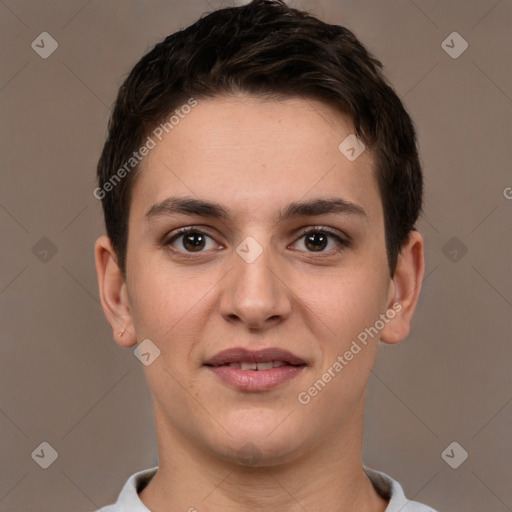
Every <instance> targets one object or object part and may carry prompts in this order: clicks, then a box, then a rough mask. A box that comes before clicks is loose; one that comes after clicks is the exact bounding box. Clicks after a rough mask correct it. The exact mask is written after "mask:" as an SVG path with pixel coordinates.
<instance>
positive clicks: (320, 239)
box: [304, 233, 329, 251]
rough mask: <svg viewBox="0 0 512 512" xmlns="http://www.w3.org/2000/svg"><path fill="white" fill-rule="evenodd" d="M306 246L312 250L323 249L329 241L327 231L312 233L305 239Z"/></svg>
mask: <svg viewBox="0 0 512 512" xmlns="http://www.w3.org/2000/svg"><path fill="white" fill-rule="evenodd" d="M304 242H305V245H306V247H307V248H308V249H309V250H311V251H323V250H324V249H325V248H326V247H327V243H328V242H329V240H328V237H327V236H326V235H325V233H310V234H309V235H306V238H305V240H304Z"/></svg>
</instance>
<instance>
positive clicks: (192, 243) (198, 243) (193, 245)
mask: <svg viewBox="0 0 512 512" xmlns="http://www.w3.org/2000/svg"><path fill="white" fill-rule="evenodd" d="M183 245H184V247H185V249H187V250H191V251H197V250H198V249H202V248H203V247H204V237H203V235H201V234H200V233H189V234H188V235H186V236H185V238H184V239H183Z"/></svg>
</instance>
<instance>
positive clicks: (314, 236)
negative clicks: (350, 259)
mask: <svg viewBox="0 0 512 512" xmlns="http://www.w3.org/2000/svg"><path fill="white" fill-rule="evenodd" d="M294 245H295V246H297V245H302V246H303V247H295V248H296V249H298V250H300V251H303V252H318V253H321V252H325V253H334V252H337V251H340V250H342V249H343V248H345V247H349V245H350V243H349V241H348V240H346V239H345V238H343V236H341V235H339V234H338V233H337V232H334V231H331V230H330V229H328V228H323V227H317V228H314V229H309V230H307V231H304V232H303V234H302V236H301V237H300V238H299V239H298V240H297V242H295V244H294Z"/></svg>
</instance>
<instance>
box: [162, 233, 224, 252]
mask: <svg viewBox="0 0 512 512" xmlns="http://www.w3.org/2000/svg"><path fill="white" fill-rule="evenodd" d="M164 245H171V246H172V247H174V248H175V249H177V250H179V251H182V252H203V251H204V250H205V249H213V248H214V247H215V242H214V240H213V238H212V237H211V236H208V235H207V234H206V233H203V232H202V231H198V230H197V229H189V228H184V229H181V230H178V232H177V233H175V234H174V235H173V236H171V237H170V238H169V239H168V241H167V242H165V244H164Z"/></svg>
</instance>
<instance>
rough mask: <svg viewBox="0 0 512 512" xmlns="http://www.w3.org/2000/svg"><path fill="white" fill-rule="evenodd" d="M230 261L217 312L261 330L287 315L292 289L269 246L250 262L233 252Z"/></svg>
mask: <svg viewBox="0 0 512 512" xmlns="http://www.w3.org/2000/svg"><path fill="white" fill-rule="evenodd" d="M232 264H233V266H232V271H231V272H228V274H227V276H226V279H225V280H224V282H223V289H222V296H221V298H220V313H221V315H222V316H223V318H224V319H225V320H226V321H228V322H230V323H232V324H236V323H238V324H242V325H245V327H246V328H248V329H249V330H264V329H265V328H267V327H270V326H271V325H276V324H278V323H280V322H282V321H283V320H285V319H286V318H288V317H289V315H290V311H291V307H292V305H291V297H292V293H291V290H290V288H289V287H288V286H287V284H286V281H285V277H284V275H283V272H282V271H281V272H280V271H279V269H278V268H277V266H276V264H275V261H274V262H273V261H272V255H271V254H270V250H269V249H265V250H263V252H262V253H261V254H260V256H259V257H258V258H257V259H256V260H255V261H252V262H251V263H248V262H247V261H245V260H244V259H243V258H241V257H240V256H239V255H238V254H236V253H234V254H233V262H232Z"/></svg>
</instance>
